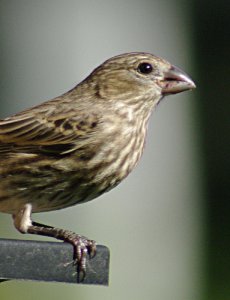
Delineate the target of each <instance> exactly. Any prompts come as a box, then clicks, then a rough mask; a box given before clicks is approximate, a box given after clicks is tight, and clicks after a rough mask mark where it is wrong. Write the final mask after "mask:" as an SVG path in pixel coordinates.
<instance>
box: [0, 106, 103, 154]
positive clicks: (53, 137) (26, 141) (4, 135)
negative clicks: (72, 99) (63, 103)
mask: <svg viewBox="0 0 230 300" xmlns="http://www.w3.org/2000/svg"><path fill="white" fill-rule="evenodd" d="M98 124H99V117H98V115H95V114H94V113H89V112H88V113H87V114H82V113H80V112H76V111H72V112H70V111H69V112H68V114H67V115H65V114H62V113H58V114H54V113H53V114H44V113H42V114H39V112H36V111H35V112H33V111H31V112H30V113H29V111H25V113H24V114H23V113H20V114H18V115H14V116H12V117H9V118H6V119H3V120H0V153H2V152H1V149H2V150H3V152H4V153H5V152H6V144H8V145H10V147H9V148H10V149H11V150H12V149H14V151H18V150H19V149H23V148H26V149H30V148H31V150H32V149H34V150H36V148H37V150H38V149H39V150H40V151H41V150H42V149H44V151H46V150H45V149H49V153H52V148H53V149H54V152H55V153H57V152H58V150H57V149H60V154H62V153H64V152H65V153H69V152H71V151H73V150H74V149H75V148H76V146H77V144H78V142H79V141H80V140H82V139H85V138H87V136H89V135H91V134H92V132H94V131H95V130H96V127H97V126H98ZM12 145H13V147H12ZM58 145H60V146H58ZM47 146H48V147H47ZM63 150H64V151H63Z"/></svg>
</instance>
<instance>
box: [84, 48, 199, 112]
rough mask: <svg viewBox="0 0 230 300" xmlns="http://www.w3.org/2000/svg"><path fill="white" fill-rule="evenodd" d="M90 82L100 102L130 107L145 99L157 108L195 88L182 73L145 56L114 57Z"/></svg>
mask: <svg viewBox="0 0 230 300" xmlns="http://www.w3.org/2000/svg"><path fill="white" fill-rule="evenodd" d="M89 78H90V81H91V80H92V82H94V86H95V88H96V90H97V94H98V95H99V96H100V97H101V98H103V99H106V100H108V101H116V100H119V101H126V102H128V103H129V104H131V103H132V101H135V102H136V101H137V99H139V100H140V101H141V99H142V100H144V101H146V100H148V102H152V104H153V106H154V104H157V102H159V100H160V99H161V98H162V97H163V96H165V95H169V94H176V93H180V92H183V91H186V90H190V89H193V88H195V84H194V82H193V81H192V80H191V79H190V78H189V76H188V75H187V74H185V73H184V72H183V71H182V70H180V69H179V68H177V67H175V66H173V65H171V64H170V63H169V62H167V61H166V60H164V59H162V58H160V57H157V56H154V55H152V54H149V53H142V52H133V53H127V54H122V55H118V56H115V57H113V58H111V59H109V60H107V61H105V62H104V63H103V64H102V65H100V66H99V67H98V68H96V69H95V70H94V71H93V72H92V73H91V75H90V76H89V77H88V79H89Z"/></svg>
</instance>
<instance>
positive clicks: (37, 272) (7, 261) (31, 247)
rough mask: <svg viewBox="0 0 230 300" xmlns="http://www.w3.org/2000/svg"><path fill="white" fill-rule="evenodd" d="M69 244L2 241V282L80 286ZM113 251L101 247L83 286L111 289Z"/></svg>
mask: <svg viewBox="0 0 230 300" xmlns="http://www.w3.org/2000/svg"><path fill="white" fill-rule="evenodd" d="M72 262H73V247H72V246H71V245H70V244H68V243H60V242H42V241H24V240H9V239H0V282H1V281H5V280H7V279H23V280H38V281H56V282H68V283H78V274H77V272H76V266H74V265H73V263H72ZM108 277H109V249H108V248H107V247H105V246H102V245H98V246H97V253H96V256H95V257H94V258H91V259H88V258H87V262H86V276H85V279H84V280H83V281H82V282H81V283H83V284H99V285H108Z"/></svg>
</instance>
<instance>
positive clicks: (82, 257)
mask: <svg viewBox="0 0 230 300" xmlns="http://www.w3.org/2000/svg"><path fill="white" fill-rule="evenodd" d="M31 208H32V206H31V205H29V204H28V205H25V206H24V208H23V209H21V210H20V211H19V212H18V213H17V214H14V215H13V218H14V225H15V227H16V228H17V229H18V230H19V231H20V232H22V233H31V234H37V235H43V236H49V237H53V238H56V239H58V240H62V241H65V242H67V243H70V244H72V245H73V247H74V252H73V263H74V265H76V267H77V273H78V282H82V281H83V280H84V278H85V276H86V258H87V255H89V258H93V257H94V256H95V255H96V242H95V241H93V240H89V239H87V238H86V237H84V236H82V235H79V234H76V233H75V232H73V231H70V230H64V229H60V228H55V227H52V226H47V225H43V224H40V223H36V222H33V221H31Z"/></svg>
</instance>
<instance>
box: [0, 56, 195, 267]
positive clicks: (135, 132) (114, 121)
mask: <svg viewBox="0 0 230 300" xmlns="http://www.w3.org/2000/svg"><path fill="white" fill-rule="evenodd" d="M194 87H195V85H194V83H193V82H192V80H191V79H190V78H189V77H188V76H187V75H186V74H185V73H183V72H182V71H181V70H179V69H178V68H176V67H174V66H172V65H171V64H170V63H168V62H167V61H165V60H163V59H161V58H159V57H156V56H154V55H151V54H147V53H128V54H123V55H119V56H116V57H114V58H111V59H109V60H107V61H106V62H104V63H103V64H102V65H101V66H99V67H98V68H97V69H95V70H94V71H93V72H92V73H91V74H90V75H89V76H88V77H87V78H86V79H85V80H84V81H82V82H81V83H80V84H78V85H77V86H76V87H74V88H73V89H72V90H70V91H69V92H67V93H65V94H63V95H62V96H60V97H57V98H55V99H53V100H50V101H47V102H45V103H42V104H41V105H38V106H36V107H33V108H30V109H28V110H25V111H23V112H21V113H18V114H16V115H14V116H11V117H9V118H6V119H4V120H1V121H0V211H1V212H6V213H10V214H13V216H14V222H15V226H16V228H17V229H18V230H19V231H21V232H29V233H37V234H43V235H50V236H54V235H56V236H57V238H60V239H64V240H67V241H69V242H71V243H73V244H74V245H75V247H76V251H77V252H76V253H77V254H76V259H77V260H78V265H79V266H80V267H79V270H80V271H84V269H85V249H86V248H89V249H88V250H89V251H90V250H91V251H94V248H95V245H94V243H93V242H92V241H88V240H86V239H85V238H82V237H81V236H78V235H75V236H74V238H73V236H72V239H69V235H68V238H67V237H66V235H63V234H59V235H58V234H57V232H59V233H60V230H59V229H56V228H52V227H48V229H47V228H46V227H42V226H40V225H39V226H36V225H37V224H35V223H33V222H32V221H31V219H30V214H31V212H41V211H49V210H56V209H61V208H64V207H68V206H71V205H74V204H77V203H81V202H84V201H89V200H92V199H94V198H96V197H98V196H99V195H101V194H102V193H104V192H106V191H108V190H110V189H111V188H113V187H115V186H116V185H117V184H118V183H120V182H121V181H122V180H123V179H124V178H125V177H126V176H127V175H128V174H129V173H130V172H131V171H132V169H133V168H134V167H135V165H136V164H137V162H138V161H139V159H140V157H141V154H142V151H143V147H144V143H145V136H146V129H147V123H148V120H149V117H150V115H151V112H152V110H153V108H154V107H155V106H156V105H157V104H158V103H159V101H160V100H161V99H162V97H163V96H164V95H167V94H173V93H179V92H182V91H185V90H188V89H192V88H194ZM54 230H56V231H55V234H54ZM58 230H59V231H58ZM46 231H47V232H46ZM61 232H62V233H63V231H61ZM68 234H69V232H68ZM83 240H84V242H85V245H84V246H82V241H83ZM80 244H81V246H79V245H80ZM83 244H84V243H83ZM79 247H80V248H79Z"/></svg>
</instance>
